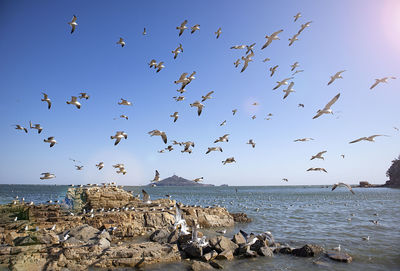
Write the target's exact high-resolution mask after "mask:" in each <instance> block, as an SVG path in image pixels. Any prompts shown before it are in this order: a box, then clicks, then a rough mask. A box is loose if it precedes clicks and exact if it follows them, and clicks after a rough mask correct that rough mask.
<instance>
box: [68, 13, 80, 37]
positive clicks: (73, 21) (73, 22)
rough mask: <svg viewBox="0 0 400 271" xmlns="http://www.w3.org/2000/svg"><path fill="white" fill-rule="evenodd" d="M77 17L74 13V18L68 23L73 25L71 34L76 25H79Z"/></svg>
mask: <svg viewBox="0 0 400 271" xmlns="http://www.w3.org/2000/svg"><path fill="white" fill-rule="evenodd" d="M76 19H77V17H76V16H75V15H74V16H73V17H72V20H71V21H70V22H68V24H69V25H70V26H71V34H72V33H74V31H75V28H76V26H77V25H78V24H77V22H76Z"/></svg>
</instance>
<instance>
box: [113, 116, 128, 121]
mask: <svg viewBox="0 0 400 271" xmlns="http://www.w3.org/2000/svg"><path fill="white" fill-rule="evenodd" d="M119 117H120V118H121V119H126V120H128V116H127V115H120V116H119ZM116 119H117V118H114V120H116Z"/></svg>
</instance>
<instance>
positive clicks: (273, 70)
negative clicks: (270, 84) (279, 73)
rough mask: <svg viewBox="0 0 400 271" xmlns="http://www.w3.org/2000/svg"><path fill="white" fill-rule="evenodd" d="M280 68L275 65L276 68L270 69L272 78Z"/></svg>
mask: <svg viewBox="0 0 400 271" xmlns="http://www.w3.org/2000/svg"><path fill="white" fill-rule="evenodd" d="M278 67H279V65H275V66H273V67H271V68H269V71H270V72H271V74H270V76H271V77H272V76H273V75H274V74H275V72H276V69H277V68H278Z"/></svg>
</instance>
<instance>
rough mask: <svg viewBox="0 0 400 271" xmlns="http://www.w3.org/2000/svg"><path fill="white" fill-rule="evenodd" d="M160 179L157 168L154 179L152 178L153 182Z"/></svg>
mask: <svg viewBox="0 0 400 271" xmlns="http://www.w3.org/2000/svg"><path fill="white" fill-rule="evenodd" d="M158 181H160V173H159V172H158V170H156V173H155V175H154V179H153V180H152V182H158Z"/></svg>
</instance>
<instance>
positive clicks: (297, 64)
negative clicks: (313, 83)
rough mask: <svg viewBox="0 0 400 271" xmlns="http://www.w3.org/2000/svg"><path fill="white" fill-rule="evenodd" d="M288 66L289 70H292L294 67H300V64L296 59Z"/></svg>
mask: <svg viewBox="0 0 400 271" xmlns="http://www.w3.org/2000/svg"><path fill="white" fill-rule="evenodd" d="M290 67H291V68H292V69H291V71H294V69H296V68H297V67H300V64H299V62H298V61H296V62H295V63H293V64H292V65H290Z"/></svg>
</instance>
